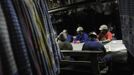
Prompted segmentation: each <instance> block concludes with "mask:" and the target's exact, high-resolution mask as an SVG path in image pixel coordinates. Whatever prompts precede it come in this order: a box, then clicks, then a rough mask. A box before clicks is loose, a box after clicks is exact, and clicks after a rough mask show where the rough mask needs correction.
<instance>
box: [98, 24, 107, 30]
mask: <svg viewBox="0 0 134 75" xmlns="http://www.w3.org/2000/svg"><path fill="white" fill-rule="evenodd" d="M104 29H108V27H107V25H105V24H103V25H101V26H100V28H99V30H104Z"/></svg>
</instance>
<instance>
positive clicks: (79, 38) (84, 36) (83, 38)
mask: <svg viewBox="0 0 134 75" xmlns="http://www.w3.org/2000/svg"><path fill="white" fill-rule="evenodd" d="M75 41H80V42H81V43H83V42H87V41H89V37H88V35H87V34H86V33H84V32H83V34H78V35H77V36H76V39H75Z"/></svg>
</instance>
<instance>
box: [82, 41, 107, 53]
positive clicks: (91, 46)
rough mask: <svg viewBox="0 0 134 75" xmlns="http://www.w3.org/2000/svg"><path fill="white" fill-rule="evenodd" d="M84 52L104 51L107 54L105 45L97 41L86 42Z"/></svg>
mask: <svg viewBox="0 0 134 75" xmlns="http://www.w3.org/2000/svg"><path fill="white" fill-rule="evenodd" d="M82 50H100V51H101V50H102V51H104V53H105V52H106V49H105V47H104V45H103V44H101V43H100V42H98V41H97V40H89V41H87V42H85V43H84V45H83V48H82Z"/></svg>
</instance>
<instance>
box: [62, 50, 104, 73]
mask: <svg viewBox="0 0 134 75" xmlns="http://www.w3.org/2000/svg"><path fill="white" fill-rule="evenodd" d="M61 53H62V54H63V55H64V56H71V57H78V59H77V60H66V59H63V60H61V62H60V64H61V71H62V70H69V69H70V68H64V67H63V66H62V65H72V66H75V65H78V66H79V65H87V66H90V67H91V69H92V73H93V75H100V68H99V62H98V55H100V54H103V51H90V50H83V51H77V50H75V51H73V50H61ZM79 57H83V59H81V58H80V59H79ZM84 58H86V59H84ZM74 70H75V69H74ZM79 71H80V70H79ZM90 71H91V70H89V72H90Z"/></svg>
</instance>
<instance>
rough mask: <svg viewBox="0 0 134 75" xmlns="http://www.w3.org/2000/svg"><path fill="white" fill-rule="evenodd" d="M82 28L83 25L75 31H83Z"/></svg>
mask: <svg viewBox="0 0 134 75" xmlns="http://www.w3.org/2000/svg"><path fill="white" fill-rule="evenodd" d="M83 30H84V29H83V27H78V28H77V30H76V31H77V32H79V31H83Z"/></svg>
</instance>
